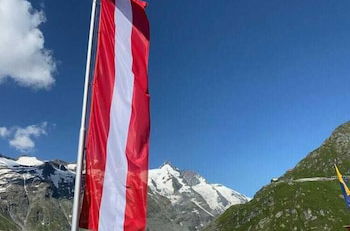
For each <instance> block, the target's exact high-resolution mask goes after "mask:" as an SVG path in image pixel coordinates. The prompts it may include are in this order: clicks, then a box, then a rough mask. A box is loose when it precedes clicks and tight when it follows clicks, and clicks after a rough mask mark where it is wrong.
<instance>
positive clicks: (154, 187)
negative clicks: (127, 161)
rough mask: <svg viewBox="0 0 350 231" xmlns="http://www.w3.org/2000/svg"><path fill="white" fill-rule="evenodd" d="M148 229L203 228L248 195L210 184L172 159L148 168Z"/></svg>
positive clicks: (243, 201) (244, 200) (242, 201)
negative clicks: (179, 167) (158, 165)
mask: <svg viewBox="0 0 350 231" xmlns="http://www.w3.org/2000/svg"><path fill="white" fill-rule="evenodd" d="M148 186H149V192H148V194H149V197H148V198H149V200H150V202H151V203H150V204H152V206H149V207H150V208H149V216H148V223H149V226H152V227H153V228H150V229H149V230H157V231H158V230H159V231H160V230H174V231H175V230H201V229H202V228H203V227H204V226H205V225H206V224H208V222H210V221H211V220H213V219H214V218H215V217H216V216H218V215H220V214H221V213H223V212H224V211H225V210H226V209H227V208H229V207H230V206H231V205H234V204H242V203H245V202H247V201H248V200H249V198H248V197H246V196H244V195H242V194H240V193H238V192H236V191H234V190H232V189H230V188H227V187H225V186H223V185H220V184H210V183H208V182H207V181H206V180H205V179H204V178H203V177H202V176H200V175H198V174H197V173H195V172H192V171H181V170H179V169H177V168H176V167H174V166H172V165H171V164H170V163H165V164H163V165H162V166H161V167H160V168H159V169H152V170H150V171H149V177H148Z"/></svg>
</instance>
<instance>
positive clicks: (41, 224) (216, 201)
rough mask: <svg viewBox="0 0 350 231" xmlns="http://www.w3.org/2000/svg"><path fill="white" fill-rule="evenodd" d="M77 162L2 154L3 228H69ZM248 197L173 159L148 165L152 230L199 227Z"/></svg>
mask: <svg viewBox="0 0 350 231" xmlns="http://www.w3.org/2000/svg"><path fill="white" fill-rule="evenodd" d="M75 168H76V165H75V164H73V163H68V162H65V161H61V160H52V161H47V160H46V161H42V160H39V159H37V158H35V157H31V156H28V155H26V156H20V157H18V158H17V159H16V158H10V157H6V156H4V155H0V198H1V200H0V230H11V231H12V230H13V231H17V230H30V231H36V230H55V231H60V230H62V231H63V230H68V229H69V223H70V219H71V208H72V199H73V194H74V191H73V190H74V178H75ZM248 200H249V198H247V197H245V196H244V195H242V194H240V193H238V192H236V191H234V190H232V189H230V188H227V187H225V186H223V185H220V184H210V183H208V182H207V181H206V179H204V178H203V177H202V176H200V175H199V174H198V173H196V172H193V171H188V170H187V171H181V170H180V169H178V168H176V167H174V166H173V165H171V164H170V163H169V162H167V163H164V164H163V165H162V166H161V167H160V168H158V169H150V170H149V191H148V201H149V203H148V205H149V207H148V221H149V222H148V227H147V230H150V231H158V230H159V231H160V230H162V231H163V230H166V229H168V230H176V231H179V230H181V231H190V230H191V231H192V230H200V229H202V228H203V227H204V226H205V225H207V224H208V223H209V222H210V221H212V220H213V219H214V218H215V217H216V216H218V215H219V214H220V213H222V212H223V211H224V210H225V209H226V208H228V207H229V206H231V205H232V204H237V203H245V202H247V201H248Z"/></svg>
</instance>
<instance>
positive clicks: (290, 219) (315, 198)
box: [205, 123, 350, 231]
mask: <svg viewBox="0 0 350 231" xmlns="http://www.w3.org/2000/svg"><path fill="white" fill-rule="evenodd" d="M334 164H337V165H338V167H340V170H341V171H342V172H343V174H344V175H350V123H346V124H343V125H342V126H340V127H338V128H337V129H336V130H335V131H334V132H333V133H332V135H331V136H330V137H329V138H328V139H327V140H326V141H325V142H324V143H323V144H322V145H321V146H320V147H319V148H317V149H316V150H314V151H312V152H311V153H310V154H309V155H307V156H306V157H305V158H304V159H303V160H302V161H300V162H299V163H298V164H297V166H296V167H295V168H294V169H292V170H289V171H287V172H286V173H285V174H284V175H283V176H281V177H280V178H279V179H278V180H277V182H272V183H271V184H269V185H267V186H265V187H263V188H262V189H261V190H260V191H259V192H257V193H256V195H255V196H254V198H253V199H252V200H251V201H250V202H248V203H246V204H244V205H235V206H232V207H231V208H229V209H228V210H227V211H226V212H225V213H224V214H222V215H221V216H219V217H218V218H217V219H216V220H215V221H214V222H212V223H211V224H210V225H209V226H208V227H207V228H206V229H205V230H220V231H221V230H222V231H226V230H227V231H228V230H235V231H236V230H237V231H239V230H242V231H243V230H244V231H247V230H250V231H255V230H259V231H260V230H265V231H270V230H271V231H272V230H279V231H283V230H288V231H290V230H298V231H299V230H332V231H333V230H345V229H344V228H343V226H344V225H349V224H350V210H348V209H346V207H345V203H344V200H343V198H342V195H341V191H340V187H339V183H338V181H337V180H336V178H335V172H334Z"/></svg>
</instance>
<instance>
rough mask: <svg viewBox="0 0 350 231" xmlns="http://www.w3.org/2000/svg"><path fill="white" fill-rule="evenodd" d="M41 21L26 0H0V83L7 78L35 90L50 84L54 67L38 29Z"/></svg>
mask: <svg viewBox="0 0 350 231" xmlns="http://www.w3.org/2000/svg"><path fill="white" fill-rule="evenodd" d="M45 20H46V19H45V16H44V13H43V11H38V10H35V9H33V7H32V5H31V3H30V2H28V1H27V0H0V83H1V82H2V81H4V80H5V79H6V78H11V79H13V80H14V81H15V82H17V83H18V84H19V85H21V86H26V87H32V88H35V89H39V88H46V89H47V88H49V87H50V86H52V85H53V84H54V82H55V79H54V78H53V73H54V72H55V69H56V65H55V62H54V60H53V56H52V53H51V52H50V51H49V50H47V49H45V47H44V36H43V33H42V32H41V31H40V29H39V28H38V26H39V25H40V24H42V23H43V22H45Z"/></svg>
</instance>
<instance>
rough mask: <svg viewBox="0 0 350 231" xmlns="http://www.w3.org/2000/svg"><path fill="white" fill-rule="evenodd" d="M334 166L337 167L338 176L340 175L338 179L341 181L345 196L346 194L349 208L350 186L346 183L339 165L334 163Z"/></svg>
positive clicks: (345, 198)
mask: <svg viewBox="0 0 350 231" xmlns="http://www.w3.org/2000/svg"><path fill="white" fill-rule="evenodd" d="M334 167H335V171H336V172H337V176H338V180H339V183H340V188H341V190H342V193H343V196H344V200H345V204H346V206H347V207H348V208H350V190H349V188H348V186H347V185H346V183H345V181H344V178H343V176H342V174H341V173H340V171H339V169H338V168H337V166H336V165H334Z"/></svg>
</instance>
